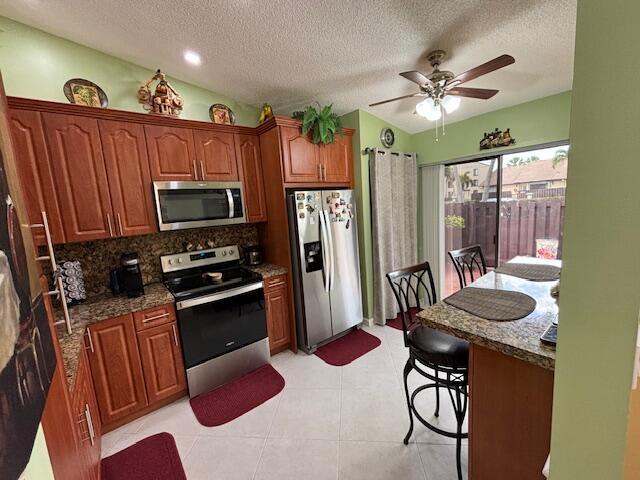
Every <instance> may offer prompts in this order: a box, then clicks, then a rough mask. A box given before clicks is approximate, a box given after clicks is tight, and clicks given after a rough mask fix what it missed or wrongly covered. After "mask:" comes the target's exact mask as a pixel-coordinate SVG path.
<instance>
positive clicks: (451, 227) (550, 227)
mask: <svg viewBox="0 0 640 480" xmlns="http://www.w3.org/2000/svg"><path fill="white" fill-rule="evenodd" d="M567 153H568V146H567V145H564V146H559V147H553V148H546V149H539V150H531V151H526V152H522V153H518V154H509V155H503V156H495V157H488V158H484V159H481V160H474V161H470V162H459V163H452V164H449V165H446V166H445V175H444V187H443V192H444V219H443V221H444V230H445V252H444V253H445V269H444V271H445V278H444V288H443V293H444V295H445V296H447V295H450V294H451V293H453V292H455V291H457V290H459V288H460V285H459V282H458V277H457V275H456V273H455V270H454V268H453V265H452V263H451V260H450V259H449V258H448V256H446V252H448V251H451V250H457V249H460V248H463V247H467V246H470V245H476V244H477V245H480V247H481V248H482V251H483V253H484V256H485V259H486V261H487V267H488V269H489V270H491V269H493V268H495V267H496V266H497V265H499V264H500V263H503V262H506V261H509V260H511V259H512V258H514V257H516V256H529V257H541V258H558V259H560V258H562V225H563V221H564V196H565V188H566V182H567V163H568V162H567Z"/></svg>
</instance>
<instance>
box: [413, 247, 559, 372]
mask: <svg viewBox="0 0 640 480" xmlns="http://www.w3.org/2000/svg"><path fill="white" fill-rule="evenodd" d="M512 261H514V262H518V261H523V259H522V258H518V257H516V258H515V259H513V260H512ZM529 261H530V260H529ZM553 264H554V265H559V262H556V263H553ZM557 283H558V282H557V281H553V282H532V281H529V280H525V279H522V278H517V277H513V276H511V275H504V274H500V273H494V272H489V273H488V274H486V275H484V276H483V277H481V278H479V279H478V280H476V281H475V282H473V283H472V284H471V285H470V286H469V287H467V288H472V287H479V288H492V289H500V290H513V291H517V292H522V293H525V294H527V295H529V296H530V297H533V298H534V299H535V300H536V309H535V310H534V311H533V312H532V313H531V314H530V315H528V316H526V317H524V318H521V319H519V320H513V321H506V322H498V321H494V320H487V319H484V318H480V317H477V316H475V315H472V314H470V313H467V312H465V311H462V310H459V309H457V308H455V307H452V306H451V305H448V304H447V303H445V302H443V301H440V302H438V303H436V304H435V305H433V306H431V307H429V308H427V309H425V310H423V311H421V312H419V313H418V319H419V321H420V322H421V323H422V324H423V325H426V326H428V327H430V328H433V329H436V330H440V331H443V332H445V333H448V334H450V335H454V336H456V337H459V338H463V339H465V340H468V341H469V342H471V343H475V344H476V345H480V346H483V347H486V348H490V349H492V350H495V351H498V352H501V353H504V354H505V355H509V356H512V357H515V358H518V359H520V360H523V361H525V362H529V363H531V364H534V365H537V366H539V367H542V368H545V369H547V370H553V369H554V367H555V357H556V352H555V348H553V347H549V346H546V345H544V344H543V343H542V342H541V341H540V337H541V336H542V334H543V333H544V331H545V330H546V329H547V327H548V326H549V325H550V324H551V322H552V321H553V320H554V319H556V318H557V317H558V305H557V303H556V301H555V299H554V298H553V297H552V296H551V294H550V291H551V289H552V288H553V287H554V286H555V285H557Z"/></svg>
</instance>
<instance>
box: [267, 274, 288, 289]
mask: <svg viewBox="0 0 640 480" xmlns="http://www.w3.org/2000/svg"><path fill="white" fill-rule="evenodd" d="M286 285H287V276H286V275H276V276H275V277H269V278H265V279H264V289H265V290H270V289H272V288H278V287H283V286H286Z"/></svg>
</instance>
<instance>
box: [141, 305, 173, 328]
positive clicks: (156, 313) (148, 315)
mask: <svg viewBox="0 0 640 480" xmlns="http://www.w3.org/2000/svg"><path fill="white" fill-rule="evenodd" d="M175 321H176V311H175V308H174V306H173V304H172V303H167V304H166V305H161V306H159V307H154V308H148V309H146V310H141V311H139V312H134V314H133V323H134V324H135V327H136V331H137V332H139V331H140V330H146V329H147V328H153V327H157V326H158V325H164V324H165V323H171V322H175Z"/></svg>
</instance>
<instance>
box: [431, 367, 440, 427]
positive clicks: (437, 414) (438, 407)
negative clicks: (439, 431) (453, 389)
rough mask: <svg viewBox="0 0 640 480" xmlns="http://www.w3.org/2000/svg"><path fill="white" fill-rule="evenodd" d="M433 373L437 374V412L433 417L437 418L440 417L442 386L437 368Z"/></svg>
mask: <svg viewBox="0 0 640 480" xmlns="http://www.w3.org/2000/svg"><path fill="white" fill-rule="evenodd" d="M433 371H434V372H435V373H436V411H435V413H434V414H433V415H434V416H435V417H436V418H437V417H439V416H440V385H439V382H438V380H439V379H440V377H439V373H438V369H437V368H434V369H433Z"/></svg>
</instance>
